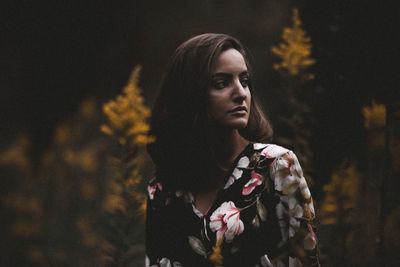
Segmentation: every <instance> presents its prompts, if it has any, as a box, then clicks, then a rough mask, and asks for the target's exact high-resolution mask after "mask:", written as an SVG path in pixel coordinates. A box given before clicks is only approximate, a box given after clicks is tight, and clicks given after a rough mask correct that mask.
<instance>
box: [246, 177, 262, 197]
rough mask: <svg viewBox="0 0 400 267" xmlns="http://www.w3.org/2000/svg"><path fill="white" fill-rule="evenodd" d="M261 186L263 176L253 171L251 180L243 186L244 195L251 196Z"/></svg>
mask: <svg viewBox="0 0 400 267" xmlns="http://www.w3.org/2000/svg"><path fill="white" fill-rule="evenodd" d="M260 184H262V180H261V175H259V174H258V173H256V172H255V171H252V172H251V179H250V180H249V181H248V182H247V183H246V184H245V185H244V186H243V190H242V195H245V196H246V195H249V194H250V193H251V192H253V190H254V188H256V187H257V186H259V185H260Z"/></svg>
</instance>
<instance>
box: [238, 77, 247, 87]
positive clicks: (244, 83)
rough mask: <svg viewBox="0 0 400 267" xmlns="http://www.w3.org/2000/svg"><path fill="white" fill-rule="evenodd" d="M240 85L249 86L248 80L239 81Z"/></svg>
mask: <svg viewBox="0 0 400 267" xmlns="http://www.w3.org/2000/svg"><path fill="white" fill-rule="evenodd" d="M240 83H241V84H242V86H243V87H247V86H249V78H244V79H241V80H240Z"/></svg>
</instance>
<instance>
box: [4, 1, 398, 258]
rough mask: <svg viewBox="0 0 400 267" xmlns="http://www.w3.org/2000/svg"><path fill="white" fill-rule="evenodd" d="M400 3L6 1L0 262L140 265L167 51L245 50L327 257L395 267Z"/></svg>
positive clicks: (276, 139) (262, 101) (256, 88)
mask: <svg viewBox="0 0 400 267" xmlns="http://www.w3.org/2000/svg"><path fill="white" fill-rule="evenodd" d="M399 13H400V10H399V8H398V7H396V5H395V3H394V1H385V2H379V1H356V0H354V1H350V0H347V1H345V0H341V1H318V0H308V1H306V0H302V1H295V0H248V1H236V0H230V1H228V0H202V1H184V0H177V1H160V0H152V1H133V0H126V1H76V2H75V1H29V0H24V1H22V0H21V1H3V2H2V4H1V8H0V14H1V16H0V22H1V25H0V27H1V36H2V38H1V42H0V69H1V74H0V86H1V87H0V90H1V94H0V173H1V179H0V206H1V210H0V212H1V213H0V218H1V220H0V224H1V225H0V231H1V232H0V234H1V242H0V244H1V247H0V251H1V257H0V264H1V266H143V264H144V261H143V259H144V255H145V250H144V221H145V215H144V210H145V204H144V202H143V200H144V199H145V197H146V182H147V181H148V180H149V179H150V178H151V177H152V163H151V160H150V159H149V157H148V155H147V154H146V152H145V149H144V147H145V144H146V143H147V142H151V140H150V139H149V138H147V137H146V131H147V129H148V125H147V123H146V120H147V119H148V117H149V115H150V108H151V106H152V104H153V102H154V99H155V96H156V93H157V90H158V85H159V83H160V81H161V77H162V75H163V70H164V68H165V65H166V63H167V61H168V59H169V57H170V55H171V54H172V52H173V50H174V49H175V48H176V47H177V46H178V45H179V44H180V43H182V42H183V41H185V40H187V39H188V38H190V37H192V36H194V35H197V34H201V33H206V32H221V33H228V34H231V35H233V36H235V37H237V38H238V39H239V40H241V41H242V42H243V43H244V45H245V46H246V47H247V48H248V50H249V52H250V60H251V63H252V67H253V76H252V79H253V91H254V94H255V97H257V98H258V100H259V102H260V104H261V105H262V107H263V108H264V110H265V111H266V113H267V114H268V115H269V117H270V119H271V121H272V124H273V125H274V129H275V137H274V142H275V143H278V144H281V145H283V146H286V147H288V148H291V149H293V150H294V151H295V152H296V154H297V155H299V158H300V161H301V163H302V166H303V168H304V170H305V172H306V174H307V178H308V182H309V185H310V187H311V191H312V194H313V196H314V198H315V202H316V209H317V215H318V222H319V225H318V232H317V235H318V237H319V243H320V252H321V261H322V263H323V266H399V265H400V255H399V254H398V251H399V249H400V241H399V240H400V227H399V226H400V202H399V199H400V194H398V192H397V191H398V190H399V188H400V182H399V179H398V178H399V172H400V167H399V166H400V164H399V163H400V157H399V154H400V119H399V118H400V109H399V108H400V97H399V92H398V91H399V90H398V89H399V88H398V73H397V72H398V68H397V67H396V66H397V65H398V62H399V61H398V58H397V57H398V55H399V44H398V41H397V38H398V28H397V25H398V18H399Z"/></svg>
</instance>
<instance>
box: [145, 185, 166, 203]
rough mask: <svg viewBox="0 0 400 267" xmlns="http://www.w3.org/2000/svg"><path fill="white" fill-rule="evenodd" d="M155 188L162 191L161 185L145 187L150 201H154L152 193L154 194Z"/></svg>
mask: <svg viewBox="0 0 400 267" xmlns="http://www.w3.org/2000/svg"><path fill="white" fill-rule="evenodd" d="M156 187H158V189H160V191H161V190H162V185H161V183H156V184H155V185H149V186H148V187H147V192H148V193H149V197H150V199H151V200H153V199H154V193H155V192H156Z"/></svg>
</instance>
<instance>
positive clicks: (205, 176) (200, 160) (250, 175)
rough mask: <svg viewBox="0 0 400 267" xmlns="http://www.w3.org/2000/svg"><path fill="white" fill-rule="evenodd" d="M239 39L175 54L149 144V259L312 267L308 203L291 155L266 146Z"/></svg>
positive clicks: (198, 44) (201, 41)
mask: <svg viewBox="0 0 400 267" xmlns="http://www.w3.org/2000/svg"><path fill="white" fill-rule="evenodd" d="M250 84H251V80H250V71H249V64H248V62H247V57H246V53H245V51H244V49H243V46H242V45H241V44H240V42H239V41H238V40H236V39H235V38H233V37H231V36H228V35H224V34H203V35H199V36H196V37H194V38H192V39H189V40H188V41H186V42H185V43H183V44H182V45H180V46H179V47H178V48H177V49H176V51H175V52H174V54H173V56H172V58H171V59H170V62H169V65H168V66H167V72H166V74H165V77H164V80H163V82H162V86H161V91H160V93H159V96H158V98H157V100H156V102H155V105H154V109H153V113H152V120H151V131H150V134H151V135H153V136H155V137H156V141H155V142H154V143H152V144H150V145H149V146H148V151H149V153H150V155H151V157H152V159H153V161H154V163H155V166H156V177H155V178H153V179H152V180H151V181H150V184H149V186H148V196H149V198H148V206H147V228H146V235H147V236H146V252H147V257H146V265H147V266H186V267H187V266H189V267H193V266H301V264H300V263H302V264H303V266H308V265H309V266H318V265H319V263H318V255H317V242H316V237H315V235H314V232H313V227H312V226H313V224H312V223H313V219H314V209H313V203H312V199H311V195H310V191H309V190H308V187H307V184H306V181H305V179H304V177H303V175H302V170H301V167H300V165H299V163H298V160H297V158H296V156H295V154H294V153H293V152H292V151H289V150H287V149H285V148H283V147H280V146H277V145H272V144H267V143H266V142H267V141H268V140H269V139H270V138H271V136H272V129H271V126H270V124H269V123H268V120H267V119H266V118H265V116H264V115H263V113H262V112H261V110H260V108H259V106H258V105H257V104H256V102H255V101H254V98H253V97H252V94H251V86H250Z"/></svg>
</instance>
